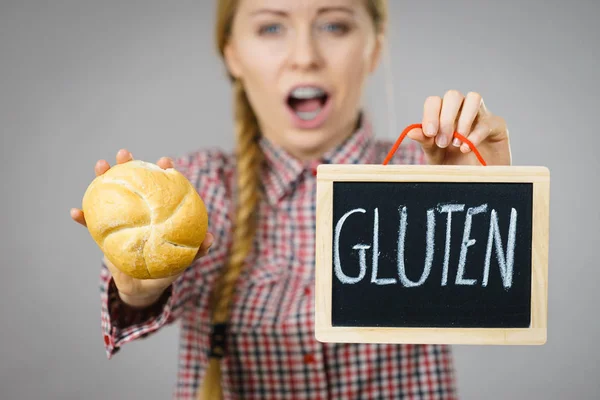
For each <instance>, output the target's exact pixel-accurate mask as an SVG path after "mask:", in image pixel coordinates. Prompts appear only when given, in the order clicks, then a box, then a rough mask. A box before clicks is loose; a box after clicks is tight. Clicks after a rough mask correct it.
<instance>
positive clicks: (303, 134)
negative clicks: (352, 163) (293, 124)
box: [285, 128, 333, 159]
mask: <svg viewBox="0 0 600 400" xmlns="http://www.w3.org/2000/svg"><path fill="white" fill-rule="evenodd" d="M332 138H333V134H332V132H331V131H330V130H325V129H314V130H313V129H310V130H304V129H302V130H299V129H293V128H292V129H289V130H288V131H287V132H286V133H285V143H286V145H285V147H286V148H287V149H288V152H290V153H291V154H293V155H294V156H296V157H298V158H301V159H316V158H319V157H320V156H321V155H323V154H324V153H326V152H327V151H328V150H329V147H330V143H331V141H332Z"/></svg>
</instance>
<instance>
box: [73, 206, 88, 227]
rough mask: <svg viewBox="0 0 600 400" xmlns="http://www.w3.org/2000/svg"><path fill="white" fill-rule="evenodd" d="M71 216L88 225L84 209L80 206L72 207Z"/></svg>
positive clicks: (76, 220) (74, 219)
mask: <svg viewBox="0 0 600 400" xmlns="http://www.w3.org/2000/svg"><path fill="white" fill-rule="evenodd" d="M71 218H72V219H73V221H75V222H77V223H79V224H81V225H83V226H85V227H87V224H86V222H85V218H84V216H83V211H81V210H80V209H78V208H71Z"/></svg>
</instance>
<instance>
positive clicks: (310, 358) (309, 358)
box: [304, 354, 317, 364]
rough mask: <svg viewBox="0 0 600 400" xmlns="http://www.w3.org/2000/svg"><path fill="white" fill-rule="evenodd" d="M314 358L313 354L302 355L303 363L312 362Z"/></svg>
mask: <svg viewBox="0 0 600 400" xmlns="http://www.w3.org/2000/svg"><path fill="white" fill-rule="evenodd" d="M315 361H317V360H316V358H315V356H314V354H305V355H304V364H313V363H314V362H315Z"/></svg>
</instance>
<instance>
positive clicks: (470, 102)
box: [452, 92, 481, 147]
mask: <svg viewBox="0 0 600 400" xmlns="http://www.w3.org/2000/svg"><path fill="white" fill-rule="evenodd" d="M480 105H481V96H480V95H479V93H475V92H469V93H468V94H467V97H465V100H464V102H463V106H462V109H461V111H460V116H459V117H458V124H457V126H456V132H458V133H460V134H461V135H463V136H464V137H466V138H468V137H469V134H470V132H471V128H472V126H473V122H474V121H475V118H477V115H478V114H479V108H480ZM452 145H453V146H455V147H460V145H461V141H460V140H459V139H458V138H454V140H453V141H452Z"/></svg>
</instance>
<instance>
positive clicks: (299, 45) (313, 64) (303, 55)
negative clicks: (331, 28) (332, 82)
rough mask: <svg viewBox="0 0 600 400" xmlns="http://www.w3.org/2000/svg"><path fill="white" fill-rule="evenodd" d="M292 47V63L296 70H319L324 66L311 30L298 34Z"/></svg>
mask: <svg viewBox="0 0 600 400" xmlns="http://www.w3.org/2000/svg"><path fill="white" fill-rule="evenodd" d="M290 46H291V49H290V63H291V65H292V66H293V67H294V68H295V69H303V70H307V69H317V68H319V67H320V66H321V65H322V61H323V60H322V58H321V54H320V51H319V47H318V45H317V43H316V40H315V38H314V36H313V35H312V32H310V30H308V29H307V30H305V31H302V32H298V34H297V35H296V37H295V38H294V40H293V41H292V43H291V44H290Z"/></svg>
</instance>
